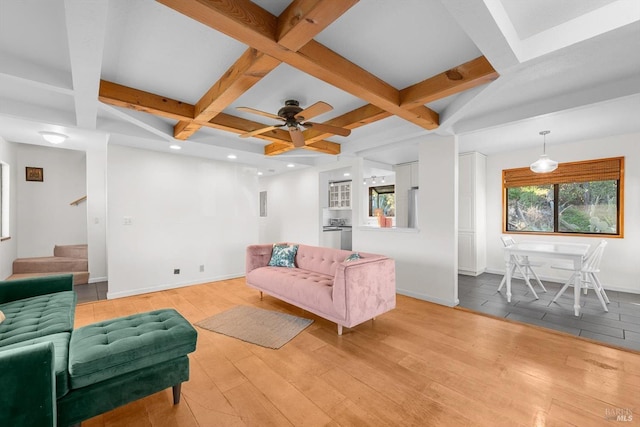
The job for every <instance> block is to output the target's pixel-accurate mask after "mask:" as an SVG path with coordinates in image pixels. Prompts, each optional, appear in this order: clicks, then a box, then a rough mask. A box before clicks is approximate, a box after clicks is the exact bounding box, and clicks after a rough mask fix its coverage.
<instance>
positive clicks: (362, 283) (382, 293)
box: [333, 256, 396, 327]
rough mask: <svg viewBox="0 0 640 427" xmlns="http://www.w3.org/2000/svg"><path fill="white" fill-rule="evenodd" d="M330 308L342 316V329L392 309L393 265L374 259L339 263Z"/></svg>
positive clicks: (394, 291) (394, 296) (380, 258)
mask: <svg viewBox="0 0 640 427" xmlns="http://www.w3.org/2000/svg"><path fill="white" fill-rule="evenodd" d="M333 304H334V307H335V308H336V310H337V311H338V312H339V313H341V314H344V317H345V322H344V324H343V326H346V327H352V326H355V325H358V324H360V323H362V322H364V321H366V320H369V319H372V318H374V317H375V316H377V315H379V314H382V313H385V312H387V311H389V310H391V309H393V308H395V306H396V268H395V261H394V260H393V259H391V258H387V257H381V256H375V257H372V258H367V257H365V258H361V259H359V260H355V261H349V262H343V263H341V264H340V265H339V266H338V268H337V269H336V275H335V277H334V282H333Z"/></svg>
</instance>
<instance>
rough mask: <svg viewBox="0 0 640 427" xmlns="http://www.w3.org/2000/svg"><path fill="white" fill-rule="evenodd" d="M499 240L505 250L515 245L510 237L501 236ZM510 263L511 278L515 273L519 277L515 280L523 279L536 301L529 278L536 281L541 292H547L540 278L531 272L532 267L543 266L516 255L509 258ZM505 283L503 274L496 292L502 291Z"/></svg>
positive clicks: (505, 276)
mask: <svg viewBox="0 0 640 427" xmlns="http://www.w3.org/2000/svg"><path fill="white" fill-rule="evenodd" d="M500 240H502V244H503V245H504V246H505V248H508V247H509V246H512V245H515V244H516V242H515V240H513V237H511V236H501V237H500ZM511 262H512V264H513V265H512V266H511V277H512V278H513V277H514V275H515V273H516V271H517V272H518V273H520V276H518V277H516V278H519V279H523V280H524V281H525V283H526V284H527V286H528V287H529V289H531V292H533V295H534V296H535V297H536V299H538V294H536V291H535V290H534V289H533V286H531V281H530V278H531V277H532V276H533V278H534V279H536V282H538V285H540V287H541V288H542V290H543V291H544V292H547V289H546V288H545V287H544V285H543V284H542V282H541V281H540V278H539V277H538V275H537V274H536V272H535V271H533V268H532V267H540V266H542V265H543V264H542V263H541V262H531V261H530V260H529V257H527V256H516V255H512V256H511ZM506 282H507V275H506V274H505V275H504V277H503V278H502V281H501V282H500V286H498V292H500V290H501V289H502V287H503V286H504V285H505V283H506Z"/></svg>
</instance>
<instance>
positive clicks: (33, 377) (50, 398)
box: [0, 274, 197, 427]
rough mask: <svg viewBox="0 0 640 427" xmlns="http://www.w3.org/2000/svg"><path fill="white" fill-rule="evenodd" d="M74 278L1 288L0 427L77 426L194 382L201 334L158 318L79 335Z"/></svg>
mask: <svg viewBox="0 0 640 427" xmlns="http://www.w3.org/2000/svg"><path fill="white" fill-rule="evenodd" d="M75 305H76V294H75V292H74V291H73V276H72V275H70V274H69V275H61V276H49V277H36V278H29V279H20V280H12V281H0V311H2V312H3V313H4V315H5V316H6V319H5V320H4V321H3V322H2V323H0V372H2V375H1V376H0V390H2V393H0V426H37V427H44V426H70V425H79V424H80V422H82V421H83V420H86V419H88V418H91V417H94V416H96V415H99V414H101V413H104V412H106V411H109V410H111V409H114V408H116V407H118V406H121V405H124V404H126V403H129V402H132V401H134V400H137V399H139V398H142V397H145V396H148V395H150V394H153V393H156V392H158V391H161V390H164V389H166V388H169V387H173V400H174V404H177V403H178V402H179V399H180V385H181V383H182V382H184V381H187V380H188V379H189V359H188V357H187V354H188V353H191V352H193V351H194V350H195V346H196V339H197V333H196V331H195V329H194V328H193V327H192V326H191V324H189V322H188V321H187V320H185V319H184V318H183V317H182V316H181V315H180V314H179V313H178V312H177V311H175V310H173V309H163V310H156V311H152V312H148V313H140V314H135V315H131V316H126V317H120V318H117V319H110V320H106V321H103V322H99V323H95V324H92V325H88V326H84V327H82V328H79V329H75V330H74V329H73V322H74V314H75Z"/></svg>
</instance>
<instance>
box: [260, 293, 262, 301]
mask: <svg viewBox="0 0 640 427" xmlns="http://www.w3.org/2000/svg"><path fill="white" fill-rule="evenodd" d="M260 301H262V291H260Z"/></svg>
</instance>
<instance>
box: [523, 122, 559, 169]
mask: <svg viewBox="0 0 640 427" xmlns="http://www.w3.org/2000/svg"><path fill="white" fill-rule="evenodd" d="M548 133H551V131H550V130H543V131H542V132H540V135H542V136H543V138H544V142H543V143H542V154H541V155H540V158H539V159H538V160H536V161H535V162H533V163H531V166H529V168H530V169H531V171H533V172H535V173H548V172H553V171H554V170H556V169H558V162H556V161H555V160H551V159H550V158H549V157H548V156H547V134H548Z"/></svg>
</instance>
